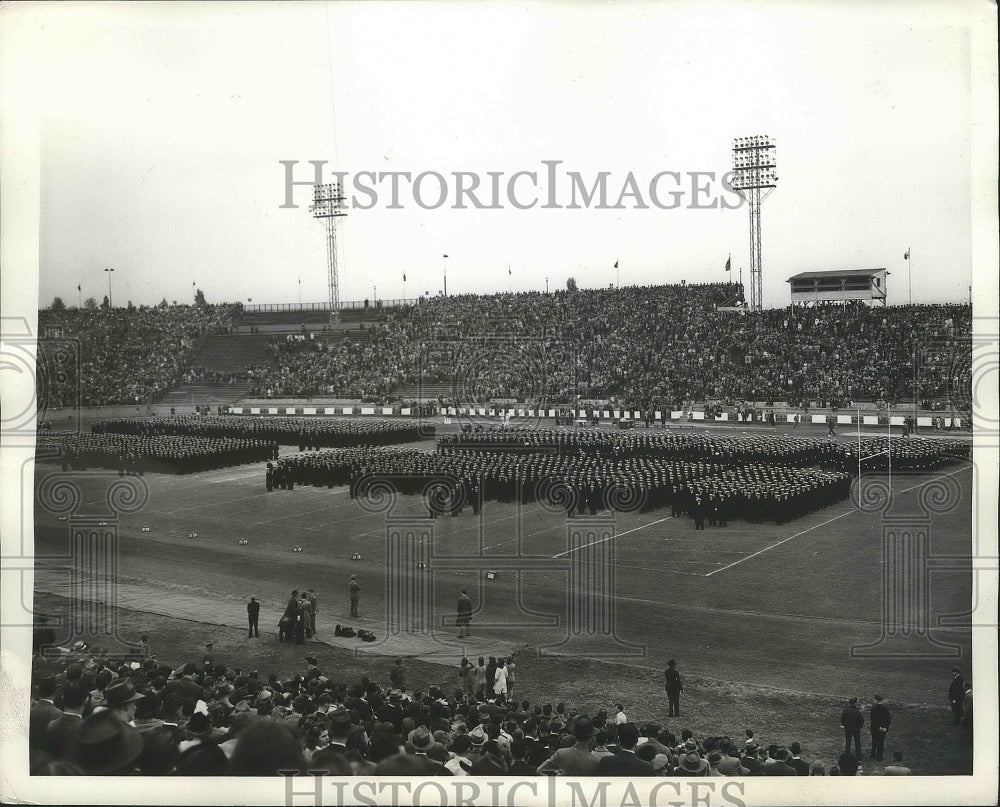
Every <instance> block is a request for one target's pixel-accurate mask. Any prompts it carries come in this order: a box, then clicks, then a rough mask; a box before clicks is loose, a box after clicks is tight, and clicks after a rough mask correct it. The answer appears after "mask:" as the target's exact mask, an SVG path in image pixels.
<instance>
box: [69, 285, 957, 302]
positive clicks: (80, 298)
mask: <svg viewBox="0 0 1000 807" xmlns="http://www.w3.org/2000/svg"><path fill="white" fill-rule="evenodd" d="M81 285H82V284H80V283H77V284H76V297H77V308H83V289H82V288H81ZM970 288H971V287H970Z"/></svg>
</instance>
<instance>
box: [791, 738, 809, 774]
mask: <svg viewBox="0 0 1000 807" xmlns="http://www.w3.org/2000/svg"><path fill="white" fill-rule="evenodd" d="M788 750H789V751H791V754H792V758H791V759H789V760H788V764H789V765H790V766H791V767H792V768H794V769H795V773H796V774H797V775H798V776H808V775H809V763H808V762H806V761H805V760H804V759H802V756H801V754H802V746H801V745H799V744H798V743H797V742H794V743H792V744H791V745H790V746H789V747H788Z"/></svg>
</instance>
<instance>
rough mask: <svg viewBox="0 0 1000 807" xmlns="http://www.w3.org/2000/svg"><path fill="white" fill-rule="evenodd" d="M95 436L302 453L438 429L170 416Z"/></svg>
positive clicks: (120, 424) (406, 439) (104, 426)
mask: <svg viewBox="0 0 1000 807" xmlns="http://www.w3.org/2000/svg"><path fill="white" fill-rule="evenodd" d="M91 431H93V432H95V433H99V434H100V433H115V434H137V435H146V436H154V435H164V434H170V435H181V436H188V437H229V438H249V439H255V440H270V441H274V442H276V443H281V444H282V445H298V447H299V451H306V450H309V449H319V448H336V447H346V446H362V445H365V446H371V445H394V444H396V443H411V442H414V441H416V440H427V439H433V438H434V427H433V426H430V425H428V424H417V423H413V422H407V421H393V420H359V419H347V418H308V419H303V418H301V417H257V416H247V417H241V416H237V415H222V416H217V415H170V416H167V417H137V418H115V419H111V420H102V421H99V422H97V423H95V424H94V426H93V427H92V428H91Z"/></svg>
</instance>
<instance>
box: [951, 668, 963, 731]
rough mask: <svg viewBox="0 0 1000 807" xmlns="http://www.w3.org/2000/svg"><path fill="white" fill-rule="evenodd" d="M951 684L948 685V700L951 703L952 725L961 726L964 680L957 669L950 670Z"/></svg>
mask: <svg viewBox="0 0 1000 807" xmlns="http://www.w3.org/2000/svg"><path fill="white" fill-rule="evenodd" d="M951 674H952V679H951V684H949V685H948V700H949V701H950V702H951V716H952V724H953V725H956V726H958V725H961V723H962V714H963V713H964V712H965V678H963V677H962V671H961V670H960V669H958V667H952V668H951Z"/></svg>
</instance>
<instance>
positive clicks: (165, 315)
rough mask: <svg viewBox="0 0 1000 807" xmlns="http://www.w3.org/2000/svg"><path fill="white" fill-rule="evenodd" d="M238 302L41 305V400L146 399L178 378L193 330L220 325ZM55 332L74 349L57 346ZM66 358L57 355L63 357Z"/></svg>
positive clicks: (191, 348) (190, 352) (222, 328)
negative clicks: (135, 305)
mask: <svg viewBox="0 0 1000 807" xmlns="http://www.w3.org/2000/svg"><path fill="white" fill-rule="evenodd" d="M238 308H239V306H232V305H206V306H192V305H165V306H156V307H152V306H139V307H138V308H133V307H131V306H130V307H126V308H111V309H107V308H98V307H96V306H95V307H94V308H82V309H81V308H70V309H62V310H53V309H43V310H41V311H39V312H38V330H39V333H41V334H52V333H53V332H55V333H58V334H60V337H50V338H49V339H47V340H46V341H45V342H44V343H40V350H39V368H40V369H42V367H44V366H46V363H48V362H52V363H53V364H52V366H48V367H46V369H47V370H49V372H39V373H38V374H37V385H38V395H39V400H40V401H41V400H44V401H46V402H47V403H48V405H49V406H52V407H58V406H74V405H76V403H77V400H78V399H79V403H80V404H82V405H83V406H102V405H108V404H133V405H135V404H140V403H141V404H146V403H147V402H149V401H150V400H151V399H153V398H155V397H157V396H159V395H162V394H163V393H165V392H167V391H168V390H169V389H170V388H171V387H173V386H175V385H176V384H178V383H181V382H183V381H184V380H185V376H186V374H187V373H188V372H189V371H190V368H191V364H192V360H193V358H194V356H195V353H196V350H197V347H198V344H199V341H200V339H201V337H204V336H206V335H208V334H213V333H226V332H227V331H228V330H229V328H230V325H231V324H232V319H233V317H234V316H235V314H236V312H237V311H238ZM60 338H61V339H64V340H66V341H67V343H68V342H72V343H73V344H74V345H75V346H76V348H75V350H76V351H78V355H73V350H72V349H71V348H68V347H67V348H66V349H65V350H63V347H64V345H63V344H61V342H60ZM64 356H65V357H68V359H69V360H65V361H63V360H61V359H63V357H64Z"/></svg>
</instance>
